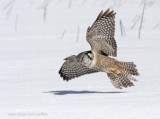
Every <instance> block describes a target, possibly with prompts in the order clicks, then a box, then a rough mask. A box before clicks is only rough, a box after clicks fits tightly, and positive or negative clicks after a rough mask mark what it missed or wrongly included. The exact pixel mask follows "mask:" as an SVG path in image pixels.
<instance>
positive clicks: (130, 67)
mask: <svg viewBox="0 0 160 119" xmlns="http://www.w3.org/2000/svg"><path fill="white" fill-rule="evenodd" d="M114 19H115V13H114V11H111V12H110V11H109V9H108V10H106V11H105V12H104V13H103V11H101V12H100V14H99V15H98V17H97V19H96V20H95V22H94V23H93V24H92V26H91V27H88V29H87V34H86V39H87V41H88V43H89V44H90V45H91V51H85V52H82V53H80V54H78V55H77V56H75V55H73V56H70V57H68V58H66V61H65V62H64V64H63V65H62V67H61V69H60V71H59V74H60V76H61V77H62V78H63V79H64V80H67V81H68V80H71V79H73V78H75V77H79V76H82V75H85V74H90V73H95V72H105V73H107V75H108V77H109V79H110V80H111V82H112V84H113V85H114V87H115V88H119V89H122V88H123V87H124V88H127V87H131V86H134V84H133V81H136V79H135V78H134V77H133V76H138V75H139V73H138V70H137V69H136V65H135V64H134V63H133V62H120V61H117V60H116V59H114V58H110V57H108V56H114V57H116V56H117V44H116V41H115V39H114V31H115V20H114Z"/></svg>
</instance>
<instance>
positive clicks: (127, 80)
mask: <svg viewBox="0 0 160 119" xmlns="http://www.w3.org/2000/svg"><path fill="white" fill-rule="evenodd" d="M118 63H119V64H120V67H121V70H120V73H119V74H117V73H107V75H108V77H109V78H110V79H111V82H112V84H113V85H114V87H115V88H119V89H122V88H123V87H124V88H127V87H131V86H134V84H133V81H137V80H136V79H135V78H134V77H132V75H135V76H138V75H139V73H138V70H137V69H136V65H135V64H134V63H133V62H118Z"/></svg>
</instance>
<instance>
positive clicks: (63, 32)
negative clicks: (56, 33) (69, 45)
mask: <svg viewBox="0 0 160 119" xmlns="http://www.w3.org/2000/svg"><path fill="white" fill-rule="evenodd" d="M66 31H67V30H66V29H64V31H63V33H62V35H61V39H63V37H64V34H65V33H66Z"/></svg>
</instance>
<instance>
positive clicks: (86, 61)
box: [81, 53, 93, 67]
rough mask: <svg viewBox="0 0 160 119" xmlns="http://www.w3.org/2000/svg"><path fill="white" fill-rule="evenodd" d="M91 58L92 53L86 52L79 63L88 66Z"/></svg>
mask: <svg viewBox="0 0 160 119" xmlns="http://www.w3.org/2000/svg"><path fill="white" fill-rule="evenodd" d="M92 60H93V55H92V54H91V53H86V54H85V55H84V56H83V57H82V59H81V63H82V64H83V65H85V66H87V67H89V66H90V65H91V63H92Z"/></svg>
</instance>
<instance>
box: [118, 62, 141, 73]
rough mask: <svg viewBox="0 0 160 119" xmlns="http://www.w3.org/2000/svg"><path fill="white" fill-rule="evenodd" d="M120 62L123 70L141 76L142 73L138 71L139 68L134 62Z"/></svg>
mask: <svg viewBox="0 0 160 119" xmlns="http://www.w3.org/2000/svg"><path fill="white" fill-rule="evenodd" d="M118 64H119V65H120V67H122V69H123V71H124V72H125V73H126V74H130V75H135V76H139V75H140V74H139V73H138V70H137V68H136V65H135V64H134V62H120V61H119V62H118Z"/></svg>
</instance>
